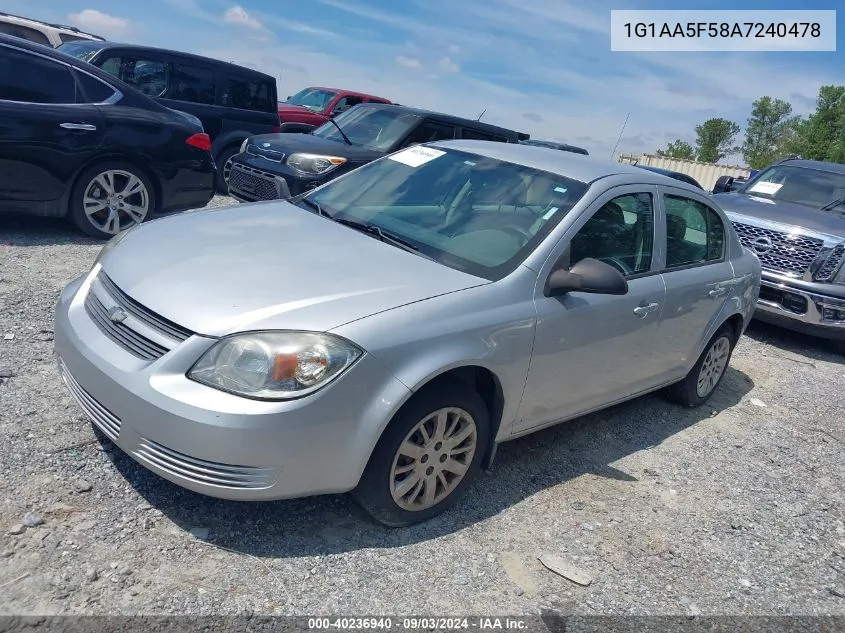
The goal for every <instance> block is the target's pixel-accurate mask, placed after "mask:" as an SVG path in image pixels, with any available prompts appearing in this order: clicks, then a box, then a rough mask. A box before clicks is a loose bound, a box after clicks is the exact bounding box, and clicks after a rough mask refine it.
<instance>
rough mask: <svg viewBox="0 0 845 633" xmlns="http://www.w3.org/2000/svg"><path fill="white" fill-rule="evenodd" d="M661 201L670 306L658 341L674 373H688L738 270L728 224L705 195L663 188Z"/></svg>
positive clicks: (673, 188)
mask: <svg viewBox="0 0 845 633" xmlns="http://www.w3.org/2000/svg"><path fill="white" fill-rule="evenodd" d="M660 200H661V206H662V207H663V208H664V213H665V218H666V232H665V238H664V239H665V245H664V248H663V249H661V250H663V258H664V261H662V262H661V267H662V269H663V274H662V277H663V280H664V283H665V284H666V306H665V309H664V310H663V312H662V315H661V321H660V326H659V335H658V337H657V343H656V344H657V346H658V348H659V349H660V356H661V357H662V358H664V359H665V362H666V372H667V377H670V376H671V375H672V374H685V373H686V372H687V371H688V370H689V367H691V365H692V363H694V362H695V360H696V359H697V358H698V356H699V354H700V348H701V345H703V343H704V342H705V341H703V340H702V337H704V336H705V333H706V332H707V331H708V330H709V329H711V325H712V324H713V321H714V319H716V318H717V316H718V315H719V313H720V312H721V310H722V307H723V306H724V304H725V302H726V301H728V300H729V299H730V296H731V288H732V280H733V278H734V271H733V266H732V265H731V263H730V261H729V260H728V259H727V256H726V250H727V244H726V242H727V240H726V227H725V225H724V223H723V222H722V219H721V217H720V216H719V214H718V213H717V212H716V211H715V210H713V208H712V207H711V206H710V204H709V203H708V202H707V198H706V196H705V195H703V194H701V195H699V194H696V193H692V192H690V191H689V190H686V189H681V188H675V187H660Z"/></svg>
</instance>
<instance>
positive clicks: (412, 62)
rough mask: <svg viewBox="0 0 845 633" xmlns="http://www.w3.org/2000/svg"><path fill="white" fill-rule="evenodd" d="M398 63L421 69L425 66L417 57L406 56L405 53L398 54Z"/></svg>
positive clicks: (404, 66)
mask: <svg viewBox="0 0 845 633" xmlns="http://www.w3.org/2000/svg"><path fill="white" fill-rule="evenodd" d="M396 64H397V65H399V66H402V67H403V68H417V69H421V68H422V67H423V65H422V62H421V61H420V60H418V59H416V58H415V57H405V56H404V55H397V56H396Z"/></svg>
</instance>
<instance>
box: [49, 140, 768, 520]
mask: <svg viewBox="0 0 845 633" xmlns="http://www.w3.org/2000/svg"><path fill="white" fill-rule="evenodd" d="M152 252H154V253H155V257H152V258H151V257H150V253H152ZM139 261H143V262H144V265H143V266H139V265H138V262H139ZM760 274H761V273H760V263H759V260H758V259H757V257H756V256H755V255H753V254H752V253H751V252H750V251H747V250H745V249H743V247H742V246H741V245H740V243H739V241H738V240H737V237H736V235H735V233H734V232H733V229H732V228H731V224H730V222H728V220H727V219H726V218H725V215H724V213H723V212H722V210H721V209H720V208H719V207H718V206H717V205H715V204H714V203H713V202H712V200H711V199H710V198H709V197H708V196H707V195H706V194H705V193H704V192H702V191H701V190H699V189H696V188H694V187H692V186H689V185H686V184H685V183H682V182H679V181H677V180H673V179H670V178H668V177H666V176H662V175H660V174H655V173H651V172H648V171H646V170H643V169H639V168H636V167H630V166H625V165H620V164H605V163H599V162H595V161H593V160H591V159H585V158H584V157H583V156H576V155H574V154H570V153H568V152H560V151H557V150H553V149H548V148H542V147H533V146H528V145H521V144H507V143H498V142H491V141H474V140H450V141H442V142H436V143H431V144H424V145H418V146H415V147H410V148H406V149H403V150H401V151H399V152H396V153H393V154H391V155H388V156H386V157H384V158H381V159H378V160H376V161H374V162H372V163H370V164H368V165H365V166H364V167H361V168H359V169H356V170H354V171H351V172H349V173H347V174H345V175H343V176H341V177H339V178H337V179H335V180H333V181H331V182H329V183H327V184H325V185H323V186H321V187H319V188H318V189H315V190H314V191H311V192H308V193H307V194H305V195H303V196H299V197H297V198H293V199H291V200H289V201H270V202H261V203H253V204H245V205H240V206H238V207H234V208H217V209H208V210H202V211H197V212H194V213H189V214H186V215H181V216H175V217H169V218H162V219H158V220H154V221H152V222H147V223H144V224H143V225H139V226H137V227H135V228H132V229H130V230H128V231H125V232H123V233H121V234H119V235H118V236H116V237H115V238H113V239H112V240H111V242H109V243H108V244H107V245H106V246H105V247H104V248H103V250H102V251H101V253H100V254H99V256H98V257H97V259H96V262H95V263H94V266H93V267H92V269H91V271H90V272H89V273H87V274H86V275H84V276H82V277H80V278H79V279H77V280H75V281H73V282H71V283H70V284H69V285H68V286H67V287H66V288H65V289H64V291H63V292H62V294H61V297H60V299H59V301H58V305H57V309H56V326H55V345H56V350H57V353H58V356H59V361H58V362H59V368H60V371H61V375H62V377H63V379H64V381H65V383H66V385H67V387H68V389H69V390H70V393H71V394H72V395H73V396H74V398H75V399H76V400H77V402H78V403H79V405H80V407H81V408H82V409H83V410H84V411H85V412H86V413H87V414H88V416H90V418H91V419H92V421H93V423H94V424H95V425H96V426H97V427H98V428H99V429H100V431H101V432H102V433H103V434H105V435H106V436H108V437H109V438H111V440H112V441H114V442H115V443H116V444H117V445H118V446H119V447H120V448H121V449H123V450H124V451H126V452H127V453H128V454H129V455H131V456H132V457H133V458H134V459H136V460H137V461H138V462H140V463H141V464H143V465H144V466H146V467H147V468H148V469H150V470H152V471H153V472H155V473H157V474H158V475H160V476H161V477H164V478H166V479H169V480H170V481H172V482H175V483H177V484H179V485H181V486H184V487H185V488H189V489H191V490H194V491H197V492H200V493H203V494H206V495H211V496H214V497H221V498H227V499H241V500H265V499H282V498H291V497H299V496H306V495H317V494H325V493H342V492H346V491H352V492H353V494H354V497H355V498H356V499H357V500H358V502H359V503H360V504H361V505H362V506H363V507H364V508H365V509H366V510H367V511H368V512H369V513H370V514H371V515H372V516H373V517H374V518H375V519H376V520H378V521H380V522H381V523H383V524H385V525H389V526H404V525H409V524H412V523H417V522H419V521H423V520H426V519H429V518H431V517H433V516H435V515H437V514H439V513H440V512H442V511H443V510H444V509H446V508H447V507H449V506H450V505H451V504H453V503H455V502H456V501H457V500H458V499H459V498H460V497H461V495H462V494H464V493H465V492H466V491H467V489H468V487H469V486H470V483H471V482H472V480H473V478H474V477H475V475H477V473H478V472H479V470H480V469H481V468H485V467H489V465H490V464H491V463H492V460H493V456H494V452H495V447H496V446H497V445H498V444H499V443H501V442H504V441H506V440H510V439H513V438H516V437H519V436H521V435H525V434H528V433H531V432H533V431H536V430H538V429H541V428H544V427H548V426H550V425H553V424H556V423H559V422H561V421H564V420H568V419H571V418H574V417H576V416H580V415H583V414H585V413H588V412H591V411H595V410H598V409H601V408H604V407H607V406H610V405H613V404H616V403H619V402H622V401H624V400H628V399H630V398H634V397H636V396H639V395H641V394H644V393H647V392H650V391H655V390H658V389H663V388H666V390H667V393H668V395H669V396H670V397H671V398H672V399H673V400H675V401H676V402H678V403H680V404H681V405H684V406H697V405H700V404H701V403H703V402H704V401H705V400H707V399H708V398H709V397H710V396H711V395H712V394H713V392H714V390H716V388H717V387H718V385H719V382H720V381H721V379H722V378H723V377H724V375H725V371H726V368H727V365H728V362H729V359H730V356H731V352H732V350H733V348H734V345H735V343H736V341H737V338H738V337H739V336H740V335H741V334H742V332H743V331H744V329H745V327H746V326H747V324H748V322H749V319H750V318H751V314H752V312H753V310H754V306H755V303H756V301H757V294H758V292H759V284H760Z"/></svg>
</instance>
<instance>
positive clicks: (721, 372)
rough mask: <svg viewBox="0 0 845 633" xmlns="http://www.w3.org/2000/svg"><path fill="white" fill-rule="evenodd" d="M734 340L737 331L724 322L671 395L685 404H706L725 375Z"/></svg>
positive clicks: (689, 405) (670, 396)
mask: <svg viewBox="0 0 845 633" xmlns="http://www.w3.org/2000/svg"><path fill="white" fill-rule="evenodd" d="M735 344H736V333H735V332H734V329H733V327H732V326H731V325H730V323H725V324H724V325H722V327H720V328H719V329H718V330H717V331H716V333H715V334H714V335H713V338H711V339H710V341H709V342H708V343H707V345H706V346H705V348H704V351H703V352H702V353H701V356H700V357H699V358H698V361H697V362H696V363H695V365H694V366H693V368H692V369H691V370H690V372H689V373H688V374H687V375H686V377H685V378H684V379H683V380H682V381H680V382H677V383H675V384H674V385H672V386H670V387H669V389H668V390H667V395H668V396H669V399H670V400H672V401H673V402H676V403H678V404H681V405H683V406H685V407H697V406H700V405H702V404H704V403H705V402H706V401H707V400H708V399H709V398H710V396H712V395H713V392H714V391H716V387H718V386H719V383H721V382H722V378H724V377H725V373H726V371H727V369H728V363H730V360H731V354H732V353H733V349H734V345H735Z"/></svg>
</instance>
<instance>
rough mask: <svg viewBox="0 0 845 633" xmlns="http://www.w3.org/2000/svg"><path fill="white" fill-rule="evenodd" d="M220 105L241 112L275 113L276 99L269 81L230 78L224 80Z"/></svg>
mask: <svg viewBox="0 0 845 633" xmlns="http://www.w3.org/2000/svg"><path fill="white" fill-rule="evenodd" d="M221 103H222V105H224V106H226V107H229V108H240V109H242V110H255V111H258V112H275V111H276V107H277V106H276V98H275V91H274V90H273V85H272V84H271V83H270V82H269V81H262V80H258V79H250V78H247V77H236V76H230V77H229V78H228V79H227V80H226V87H225V92H224V93H223V96H222V100H221Z"/></svg>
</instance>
